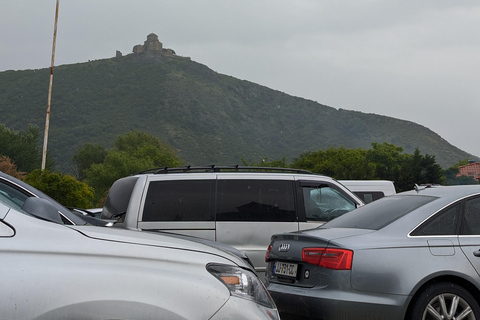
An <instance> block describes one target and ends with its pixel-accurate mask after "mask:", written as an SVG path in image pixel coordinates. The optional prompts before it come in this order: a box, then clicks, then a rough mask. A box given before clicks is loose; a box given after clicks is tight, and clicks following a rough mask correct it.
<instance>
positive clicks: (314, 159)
mask: <svg viewBox="0 0 480 320" xmlns="http://www.w3.org/2000/svg"><path fill="white" fill-rule="evenodd" d="M39 137H40V134H39V130H38V128H36V127H33V126H29V128H28V129H27V130H26V131H13V130H11V129H8V128H6V127H5V126H3V125H0V171H3V172H5V173H7V174H10V175H12V176H15V177H17V178H19V179H21V180H24V181H25V182H27V183H29V184H31V185H32V186H34V187H36V188H37V189H39V190H42V191H43V192H45V193H46V194H48V195H50V196H51V197H53V198H54V199H56V200H57V201H59V202H60V203H62V204H63V205H66V206H71V207H80V208H91V207H94V206H101V205H102V204H103V201H104V199H105V197H106V193H107V192H108V190H109V188H110V186H111V185H112V184H113V182H114V181H115V180H117V179H119V178H121V177H125V176H128V175H131V174H135V173H138V172H140V171H142V170H147V169H151V168H161V167H178V166H181V165H183V164H184V163H183V160H182V159H181V158H180V157H179V156H178V155H177V152H176V150H174V149H173V148H172V147H171V146H170V145H168V144H167V143H165V142H163V141H162V140H160V139H158V138H156V137H154V136H152V135H150V134H148V133H145V132H142V131H131V132H127V133H125V134H123V135H120V136H118V137H117V138H116V140H115V142H114V144H113V146H112V148H110V149H107V148H106V147H104V146H102V145H100V144H95V143H85V144H84V145H83V146H82V147H81V148H79V149H78V150H77V151H76V153H75V154H74V156H73V159H72V163H73V167H72V168H71V172H72V174H63V173H60V172H55V171H54V167H55V162H54V159H51V158H50V157H49V156H48V155H47V169H46V170H44V171H41V170H40V169H39V168H40V163H41V148H40V142H39ZM240 160H241V161H242V162H243V164H244V165H251V166H261V167H283V168H297V169H304V170H309V171H311V172H313V173H318V174H323V175H327V176H331V177H333V178H335V179H339V180H378V179H379V180H390V181H393V182H394V184H395V187H396V189H397V192H401V191H406V190H411V189H412V188H413V186H414V184H426V183H432V184H441V185H455V184H476V183H478V182H477V181H476V180H475V179H473V178H472V177H466V176H460V177H457V174H458V172H459V170H458V167H459V166H461V165H464V164H467V163H468V160H460V161H459V162H458V163H457V164H455V165H454V166H452V167H450V168H448V169H446V170H443V169H442V168H441V166H440V165H439V164H437V163H436V161H435V156H433V155H428V154H424V155H423V154H421V152H420V150H419V149H416V150H415V152H414V153H413V154H408V153H405V152H404V150H403V148H402V147H399V146H395V145H393V144H390V143H386V142H384V143H372V144H371V148H370V149H368V150H365V149H360V148H357V149H347V148H344V147H339V148H333V147H331V148H329V149H327V150H317V151H310V152H305V153H302V154H300V155H299V156H298V157H297V158H295V159H293V161H292V162H291V163H288V162H287V161H286V158H285V157H283V158H282V159H279V160H269V159H268V158H265V159H262V160H260V161H259V162H250V163H248V162H247V161H246V160H244V159H240Z"/></svg>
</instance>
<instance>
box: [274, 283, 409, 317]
mask: <svg viewBox="0 0 480 320" xmlns="http://www.w3.org/2000/svg"><path fill="white" fill-rule="evenodd" d="M267 289H268V291H269V292H270V294H271V295H272V297H273V300H275V304H276V305H277V308H278V311H279V312H280V317H281V319H282V320H288V319H298V320H301V319H318V320H320V319H321V320H330V319H336V320H342V319H369V320H403V319H404V313H405V309H406V308H405V304H406V302H407V299H408V296H402V295H389V294H377V293H370V292H361V291H337V290H326V289H325V288H318V289H316V288H298V287H294V286H288V285H279V284H275V283H268V285H267Z"/></svg>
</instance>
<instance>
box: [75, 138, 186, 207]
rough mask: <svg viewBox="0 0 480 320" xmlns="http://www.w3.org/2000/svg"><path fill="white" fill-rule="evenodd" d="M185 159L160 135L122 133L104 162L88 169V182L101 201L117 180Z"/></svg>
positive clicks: (97, 199)
mask: <svg viewBox="0 0 480 320" xmlns="http://www.w3.org/2000/svg"><path fill="white" fill-rule="evenodd" d="M181 164H182V160H181V159H180V158H179V157H178V156H177V154H176V152H175V151H174V150H173V149H172V148H171V147H170V146H169V145H167V144H166V143H164V142H163V141H161V140H160V139H158V138H156V137H154V136H152V135H149V134H147V133H145V132H141V131H132V132H128V133H126V134H124V135H121V136H119V137H118V138H117V139H116V141H115V143H114V149H112V150H108V151H107V154H106V156H105V158H104V160H103V162H102V163H94V164H92V165H91V166H90V167H89V168H88V169H85V171H84V173H85V182H87V183H88V184H89V185H90V186H92V187H93V188H94V189H95V200H96V201H99V200H100V199H101V198H102V197H103V196H104V194H105V192H106V191H107V190H108V189H109V188H110V186H111V185H112V184H113V182H115V180H117V179H119V178H122V177H125V176H128V175H131V174H135V173H137V172H139V171H142V170H147V169H151V168H156V167H177V166H179V165H181Z"/></svg>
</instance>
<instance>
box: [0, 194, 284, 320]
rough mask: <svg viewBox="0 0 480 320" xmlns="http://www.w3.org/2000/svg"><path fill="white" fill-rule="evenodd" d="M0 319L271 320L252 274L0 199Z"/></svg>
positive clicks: (40, 201) (160, 242) (183, 249)
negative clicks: (75, 223)
mask: <svg viewBox="0 0 480 320" xmlns="http://www.w3.org/2000/svg"><path fill="white" fill-rule="evenodd" d="M0 261H1V263H0V274H2V277H1V284H2V285H1V289H0V310H1V318H2V319H9V320H15V319H19V320H20V319H21V320H23V319H37V320H57V319H58V320H60V319H62V320H74V319H86V320H88V319H91V320H93V319H142V320H143V319H146V320H148V319H212V320H213V319H245V320H247V319H266V320H273V319H279V317H278V312H277V310H276V307H275V304H274V302H273V301H272V299H271V297H270V295H269V294H268V292H267V291H266V289H265V287H264V285H263V284H262V283H261V281H260V280H259V279H258V277H257V276H256V275H255V273H254V270H253V268H252V267H251V266H250V265H248V264H247V263H246V262H245V261H243V260H242V259H241V258H239V257H237V256H236V255H232V254H229V253H226V252H224V251H222V250H219V249H217V248H214V247H212V246H208V245H205V244H203V243H198V242H193V241H190V240H186V239H182V238H180V237H171V236H167V235H162V234H157V233H150V232H140V231H133V230H125V229H118V228H102V227H97V226H89V225H74V224H69V225H67V224H64V222H63V219H62V216H61V213H60V212H59V210H58V207H57V206H55V204H54V203H53V202H51V201H49V200H47V199H44V198H37V197H27V198H26V199H24V201H22V202H18V198H17V197H16V195H15V194H13V193H7V192H3V191H2V192H0Z"/></svg>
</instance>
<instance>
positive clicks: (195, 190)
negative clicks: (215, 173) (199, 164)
mask: <svg viewBox="0 0 480 320" xmlns="http://www.w3.org/2000/svg"><path fill="white" fill-rule="evenodd" d="M214 187H215V181H214V180H207V181H205V180H177V181H153V182H151V183H150V185H149V187H148V191H147V197H146V200H145V207H144V210H143V218H142V220H143V221H210V220H213V218H214V200H215V197H214V191H215V189H214Z"/></svg>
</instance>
